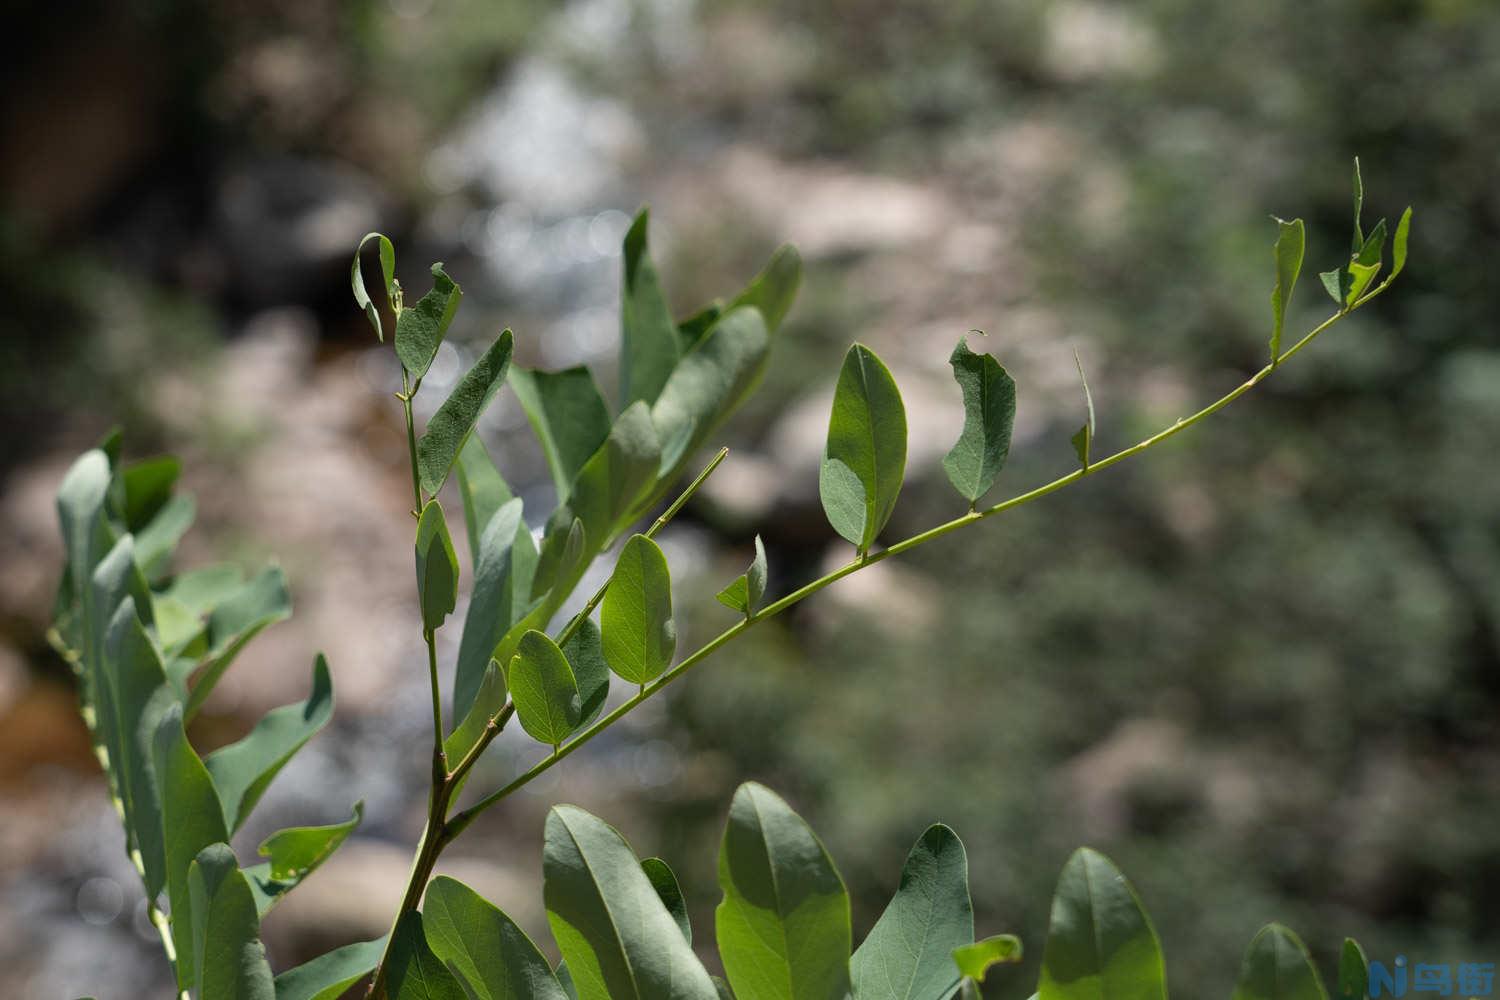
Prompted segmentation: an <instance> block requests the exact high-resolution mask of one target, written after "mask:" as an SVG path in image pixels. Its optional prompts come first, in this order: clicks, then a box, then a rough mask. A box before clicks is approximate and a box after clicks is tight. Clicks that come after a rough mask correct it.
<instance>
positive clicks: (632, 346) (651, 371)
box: [620, 208, 682, 409]
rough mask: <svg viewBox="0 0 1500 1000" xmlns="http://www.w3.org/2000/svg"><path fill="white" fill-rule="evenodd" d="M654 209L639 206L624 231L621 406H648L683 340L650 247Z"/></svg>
mask: <svg viewBox="0 0 1500 1000" xmlns="http://www.w3.org/2000/svg"><path fill="white" fill-rule="evenodd" d="M649 222H650V212H649V211H648V210H647V209H644V208H643V209H641V211H640V213H639V214H638V215H636V217H635V221H634V222H633V223H631V226H630V229H629V230H628V231H627V232H626V233H625V241H624V246H623V248H622V249H623V257H624V263H625V269H624V283H623V285H622V287H621V289H620V326H621V330H620V333H621V337H620V406H621V408H622V409H623V408H625V407H628V406H630V404H632V403H634V402H636V401H638V400H644V401H645V403H646V404H647V405H648V406H649V405H650V404H651V403H654V402H655V401H656V397H657V396H658V395H659V394H660V393H661V388H662V386H664V385H666V383H667V378H668V377H669V376H670V375H671V374H672V369H673V368H675V367H676V366H677V358H678V356H679V355H680V354H681V351H682V345H681V343H680V341H679V339H678V334H677V324H675V323H674V322H673V321H672V312H671V310H670V309H668V308H667V301H666V298H665V296H663V294H662V290H661V281H660V279H659V278H658V277H657V274H656V266H655V265H654V264H652V263H651V255H650V253H649V251H648V250H647V247H646V228H647V226H648V224H649Z"/></svg>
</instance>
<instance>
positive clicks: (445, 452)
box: [417, 330, 514, 494]
mask: <svg viewBox="0 0 1500 1000" xmlns="http://www.w3.org/2000/svg"><path fill="white" fill-rule="evenodd" d="M513 344H514V338H513V337H512V335H511V332H510V331H509V330H505V331H502V332H501V334H500V336H499V338H498V339H496V341H495V342H494V343H493V344H491V345H490V348H489V350H487V351H485V352H484V354H482V355H480V357H479V360H478V361H476V362H474V365H473V367H472V368H470V369H469V370H468V371H466V372H464V375H463V378H461V379H459V380H458V385H456V386H454V388H453V391H452V392H451V393H449V395H448V398H447V399H445V400H443V403H442V405H441V406H439V407H438V409H437V412H436V413H434V414H433V415H432V419H430V420H428V421H427V430H426V431H424V432H423V433H422V438H421V440H419V441H418V442H417V478H418V480H419V481H420V482H421V484H422V489H424V490H426V491H427V492H428V493H429V494H436V493H437V491H438V490H440V489H442V488H443V483H445V482H447V480H448V471H449V470H450V469H452V468H453V463H454V462H455V461H456V460H457V459H458V453H459V451H460V450H461V449H462V448H463V446H464V442H465V441H467V440H468V439H469V435H470V434H471V433H472V432H473V430H474V423H475V421H477V420H478V419H479V415H480V414H481V413H483V412H484V408H485V407H486V406H488V405H489V403H490V400H491V399H494V398H495V393H496V392H498V391H499V390H500V386H501V385H503V384H504V383H505V372H506V369H508V368H509V367H510V355H511V349H512V346H513Z"/></svg>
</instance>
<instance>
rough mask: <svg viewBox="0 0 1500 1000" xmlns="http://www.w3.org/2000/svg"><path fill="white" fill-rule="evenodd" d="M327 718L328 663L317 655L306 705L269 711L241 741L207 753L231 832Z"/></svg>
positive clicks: (329, 713) (329, 704)
mask: <svg viewBox="0 0 1500 1000" xmlns="http://www.w3.org/2000/svg"><path fill="white" fill-rule="evenodd" d="M332 717H333V681H332V679H331V678H330V677H329V674H328V661H327V660H325V659H324V658H323V655H322V654H321V653H319V654H318V658H317V660H316V661H315V662H314V663H313V674H312V693H311V694H309V695H308V696H307V700H306V701H304V702H300V703H298V704H295V705H283V706H281V707H280V708H273V709H272V710H271V711H269V712H267V713H266V714H265V715H264V716H263V717H262V718H261V720H260V721H259V722H257V723H256V724H255V728H254V729H252V730H250V733H249V735H247V736H246V737H245V738H244V739H242V740H240V741H239V742H237V743H231V744H229V745H228V746H226V747H222V748H220V749H218V750H215V751H214V752H213V753H211V754H209V755H208V757H207V758H206V759H205V760H204V761H203V764H204V766H205V767H207V768H208V773H209V775H210V776H211V777H212V778H213V782H214V789H215V791H217V792H218V796H219V802H220V804H221V805H222V806H223V809H224V825H225V826H226V827H228V829H229V832H230V833H234V832H235V831H237V830H238V829H239V828H240V827H241V826H243V825H244V824H245V820H246V819H248V818H249V816H250V810H252V809H254V808H255V804H256V803H257V802H259V801H260V797H261V795H263V794H264V793H265V790H266V788H267V787H268V786H269V785H270V784H271V780H272V779H273V778H275V777H276V775H277V774H278V773H279V772H280V771H281V769H282V767H284V766H285V765H286V762H287V761H289V760H291V759H292V755H293V754H295V753H296V752H297V751H298V750H300V749H302V746H303V744H305V743H306V742H307V741H308V740H310V739H312V737H313V735H314V734H315V733H317V732H318V730H320V729H322V728H323V727H324V726H325V725H327V724H328V720H329V719H331V718H332Z"/></svg>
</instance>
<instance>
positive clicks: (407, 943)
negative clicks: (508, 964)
mask: <svg viewBox="0 0 1500 1000" xmlns="http://www.w3.org/2000/svg"><path fill="white" fill-rule="evenodd" d="M386 991H387V993H388V994H389V996H390V1000H469V998H468V997H467V995H466V994H465V992H464V988H463V987H462V986H461V985H459V981H458V978H457V977H456V976H454V975H453V973H452V972H450V971H448V967H447V966H446V965H444V964H443V962H442V960H440V959H439V958H438V957H437V956H436V955H435V954H433V952H432V948H431V947H429V946H428V944H427V935H426V934H425V933H424V931H423V924H422V914H420V913H417V912H416V911H415V910H412V911H409V912H407V913H404V914H402V916H401V919H400V920H398V921H396V930H395V931H394V933H393V934H392V936H391V951H390V955H389V956H388V957H387V958H386Z"/></svg>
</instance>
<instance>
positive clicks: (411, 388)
mask: <svg viewBox="0 0 1500 1000" xmlns="http://www.w3.org/2000/svg"><path fill="white" fill-rule="evenodd" d="M420 388H422V380H421V379H417V382H416V384H415V385H411V384H409V383H408V382H407V376H406V369H405V368H402V369H401V392H400V393H399V394H397V396H396V398H397V399H399V400H401V410H402V412H403V413H404V414H405V415H406V453H407V455H408V456H410V457H411V494H412V500H413V501H414V502H415V504H416V506H415V507H413V508H412V514H413V515H416V516H421V513H422V477H421V475H420V474H419V473H418V472H417V429H416V425H415V424H414V423H413V422H412V415H411V398H412V397H413V396H415V395H416V394H417V390H418V389H420Z"/></svg>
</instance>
